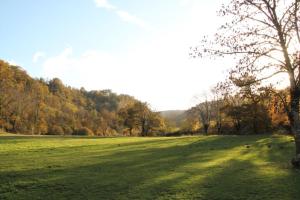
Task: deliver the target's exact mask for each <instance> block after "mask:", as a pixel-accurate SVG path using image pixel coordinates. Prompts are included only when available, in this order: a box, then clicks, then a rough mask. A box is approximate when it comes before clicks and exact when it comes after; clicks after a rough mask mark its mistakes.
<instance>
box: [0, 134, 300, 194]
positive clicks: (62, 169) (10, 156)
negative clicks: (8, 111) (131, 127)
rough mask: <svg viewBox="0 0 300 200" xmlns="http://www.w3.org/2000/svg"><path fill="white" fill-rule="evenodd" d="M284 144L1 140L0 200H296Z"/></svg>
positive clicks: (250, 139) (260, 140)
mask: <svg viewBox="0 0 300 200" xmlns="http://www.w3.org/2000/svg"><path fill="white" fill-rule="evenodd" d="M293 145H294V143H293V142H292V138H290V137H270V136H244V137H237V136H223V137H221V136H219V137H218V136H210V137H181V138H82V137H78V138H72V137H25V136H24V137H14V136H10V135H6V136H0V199H116V200H121V199H203V200H235V199H241V200H245V199H249V200H256V199H263V200H269V199H271V200H272V199H274V200H287V199H290V200H296V199H299V197H300V172H299V171H298V170H294V169H292V168H291V166H290V164H289V160H290V158H291V157H292V156H293V153H294V147H293Z"/></svg>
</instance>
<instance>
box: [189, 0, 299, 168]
mask: <svg viewBox="0 0 300 200" xmlns="http://www.w3.org/2000/svg"><path fill="white" fill-rule="evenodd" d="M299 7H300V1H299V0H231V2H230V3H229V4H228V5H227V6H223V7H222V9H221V10H220V12H219V13H220V15H221V16H222V17H223V18H224V19H228V22H227V23H224V24H223V25H222V26H221V27H220V29H219V30H218V32H217V33H216V34H215V36H214V38H213V39H212V40H210V39H208V38H204V40H203V41H202V43H201V45H199V46H198V47H196V48H195V49H194V52H193V53H194V56H203V55H205V54H206V55H207V54H208V55H212V56H226V55H231V56H233V57H234V58H235V59H236V60H237V64H236V67H235V68H234V69H233V70H232V71H231V73H230V78H231V79H235V80H239V79H243V77H244V76H248V75H249V74H251V75H253V76H254V77H256V79H255V80H253V81H252V82H248V83H247V84H252V83H254V82H257V81H262V80H266V79H270V78H272V77H274V76H276V75H278V74H281V73H286V74H287V75H288V80H289V88H290V91H289V92H290V101H289V102H288V103H287V104H286V107H287V109H286V110H287V113H288V118H289V122H290V125H291V130H292V133H293V135H294V136H295V145H296V156H295V158H294V159H293V160H292V163H293V165H294V166H295V167H300V118H299V100H300V59H299V45H300V30H299V25H300V20H299V14H300V11H299Z"/></svg>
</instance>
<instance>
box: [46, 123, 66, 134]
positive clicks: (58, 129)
mask: <svg viewBox="0 0 300 200" xmlns="http://www.w3.org/2000/svg"><path fill="white" fill-rule="evenodd" d="M48 135H64V130H63V128H62V127H60V126H57V125H54V126H51V127H50V128H49V131H48Z"/></svg>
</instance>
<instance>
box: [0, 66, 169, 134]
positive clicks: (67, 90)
mask: <svg viewBox="0 0 300 200" xmlns="http://www.w3.org/2000/svg"><path fill="white" fill-rule="evenodd" d="M163 128H164V121H163V119H162V118H161V117H160V115H159V114H158V113H156V112H153V111H151V110H150V108H149V107H148V105H147V104H146V103H143V102H141V101H139V100H137V99H135V98H134V97H131V96H128V95H117V94H115V93H113V92H112V91H110V90H98V91H86V90H85V89H84V88H81V89H76V88H72V87H68V86H66V85H64V84H63V82H62V81H61V80H60V79H58V78H54V79H52V80H44V79H33V78H31V77H30V76H29V75H28V74H27V73H26V72H25V71H24V70H23V69H22V68H20V67H18V66H12V65H10V64H8V63H6V62H4V61H2V60H0V129H2V130H4V131H7V132H13V133H23V134H38V135H40V134H42V135H43V134H58V135H71V134H73V135H101V136H111V135H142V136H147V135H151V134H152V135H153V134H158V133H160V131H161V130H162V129H163Z"/></svg>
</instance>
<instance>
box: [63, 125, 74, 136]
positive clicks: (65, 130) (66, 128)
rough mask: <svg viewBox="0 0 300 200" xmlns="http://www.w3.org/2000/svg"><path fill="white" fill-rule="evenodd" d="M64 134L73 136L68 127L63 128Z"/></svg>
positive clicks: (71, 130)
mask: <svg viewBox="0 0 300 200" xmlns="http://www.w3.org/2000/svg"><path fill="white" fill-rule="evenodd" d="M64 132H65V135H72V134H73V129H72V128H71V127H69V126H65V127H64Z"/></svg>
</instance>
